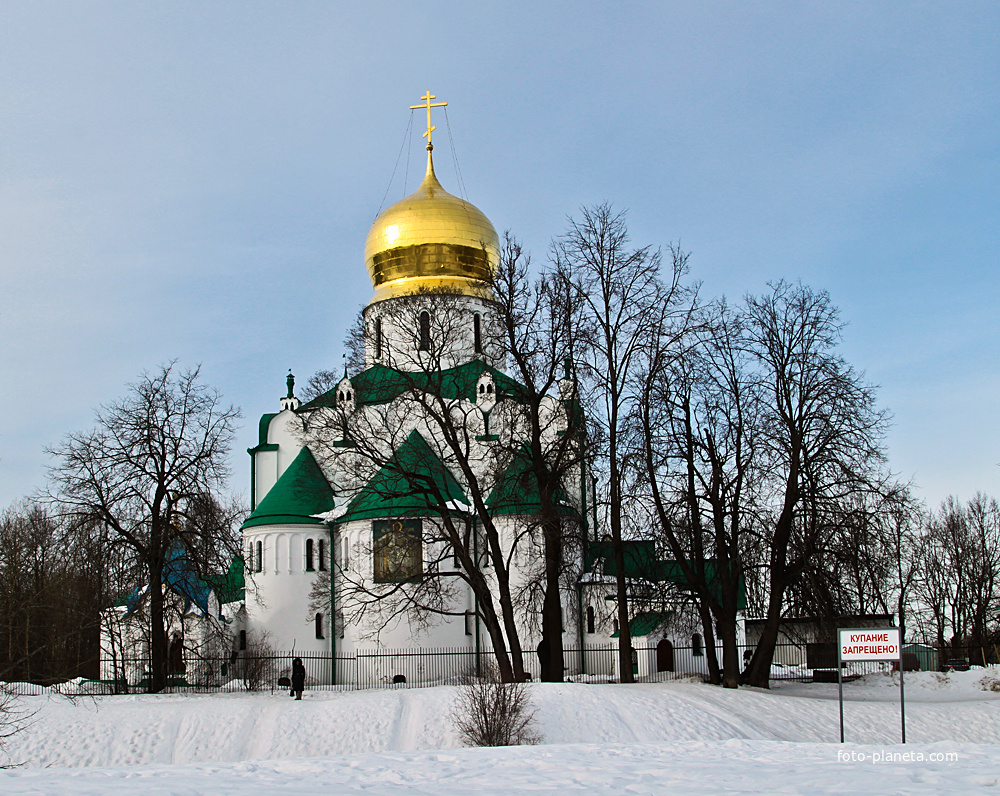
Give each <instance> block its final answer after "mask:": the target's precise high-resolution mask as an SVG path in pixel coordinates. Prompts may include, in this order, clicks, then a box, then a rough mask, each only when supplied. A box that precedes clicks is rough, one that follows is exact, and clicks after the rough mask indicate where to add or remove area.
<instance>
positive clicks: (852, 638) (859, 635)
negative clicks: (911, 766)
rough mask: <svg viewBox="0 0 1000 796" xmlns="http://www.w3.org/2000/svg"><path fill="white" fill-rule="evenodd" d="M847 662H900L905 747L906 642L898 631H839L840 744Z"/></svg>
mask: <svg viewBox="0 0 1000 796" xmlns="http://www.w3.org/2000/svg"><path fill="white" fill-rule="evenodd" d="M847 661H898V663H899V724H900V730H901V734H902V738H903V743H906V709H905V706H904V702H903V638H902V633H900V630H899V628H898V627H864V628H840V629H839V630H837V687H838V690H839V692H840V742H841V743H843V742H844V663H845V662H847Z"/></svg>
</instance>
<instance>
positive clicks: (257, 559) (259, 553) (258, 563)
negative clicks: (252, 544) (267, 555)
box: [253, 542, 264, 572]
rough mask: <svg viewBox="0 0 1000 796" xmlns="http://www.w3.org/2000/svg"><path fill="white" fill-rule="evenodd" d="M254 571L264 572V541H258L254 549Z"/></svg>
mask: <svg viewBox="0 0 1000 796" xmlns="http://www.w3.org/2000/svg"><path fill="white" fill-rule="evenodd" d="M253 571H254V572H263V571H264V543H263V542H257V544H256V549H255V551H254V557H253Z"/></svg>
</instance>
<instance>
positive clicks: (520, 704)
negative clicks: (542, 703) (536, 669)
mask: <svg viewBox="0 0 1000 796" xmlns="http://www.w3.org/2000/svg"><path fill="white" fill-rule="evenodd" d="M452 721H453V722H454V723H455V729H456V730H458V734H459V737H461V739H462V740H463V741H465V743H466V744H468V745H469V746H519V745H522V744H537V743H539V742H540V741H541V736H540V734H539V732H538V729H537V727H536V724H535V711H534V710H532V707H531V695H530V693H529V691H528V686H527V685H526V684H525V683H509V682H504V681H503V680H501V679H500V678H499V677H497V673H496V670H495V668H494V667H489V668H488V671H486V672H485V673H484V674H483V675H482V676H480V677H470V678H468V681H467V682H466V683H464V684H463V685H461V686H459V691H458V698H457V699H456V700H455V705H454V708H453V710H452Z"/></svg>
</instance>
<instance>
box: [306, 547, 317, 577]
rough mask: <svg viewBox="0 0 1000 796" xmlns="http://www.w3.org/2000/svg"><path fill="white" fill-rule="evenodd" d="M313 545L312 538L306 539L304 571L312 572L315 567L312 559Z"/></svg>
mask: <svg viewBox="0 0 1000 796" xmlns="http://www.w3.org/2000/svg"><path fill="white" fill-rule="evenodd" d="M313 547H314V545H313V540H312V539H306V572H312V571H313V570H314V569H315V568H316V567H314V566H313V564H314V563H315V562H314V561H313V558H314V555H313V552H314V551H313Z"/></svg>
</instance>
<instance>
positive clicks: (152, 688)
mask: <svg viewBox="0 0 1000 796" xmlns="http://www.w3.org/2000/svg"><path fill="white" fill-rule="evenodd" d="M163 614H164V611H163V561H162V560H157V561H151V562H150V563H149V666H150V679H149V692H150V693H151V694H157V693H159V692H160V691H162V690H163V689H165V688H166V687H167V652H168V651H167V629H166V627H165V625H164V616H163Z"/></svg>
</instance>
